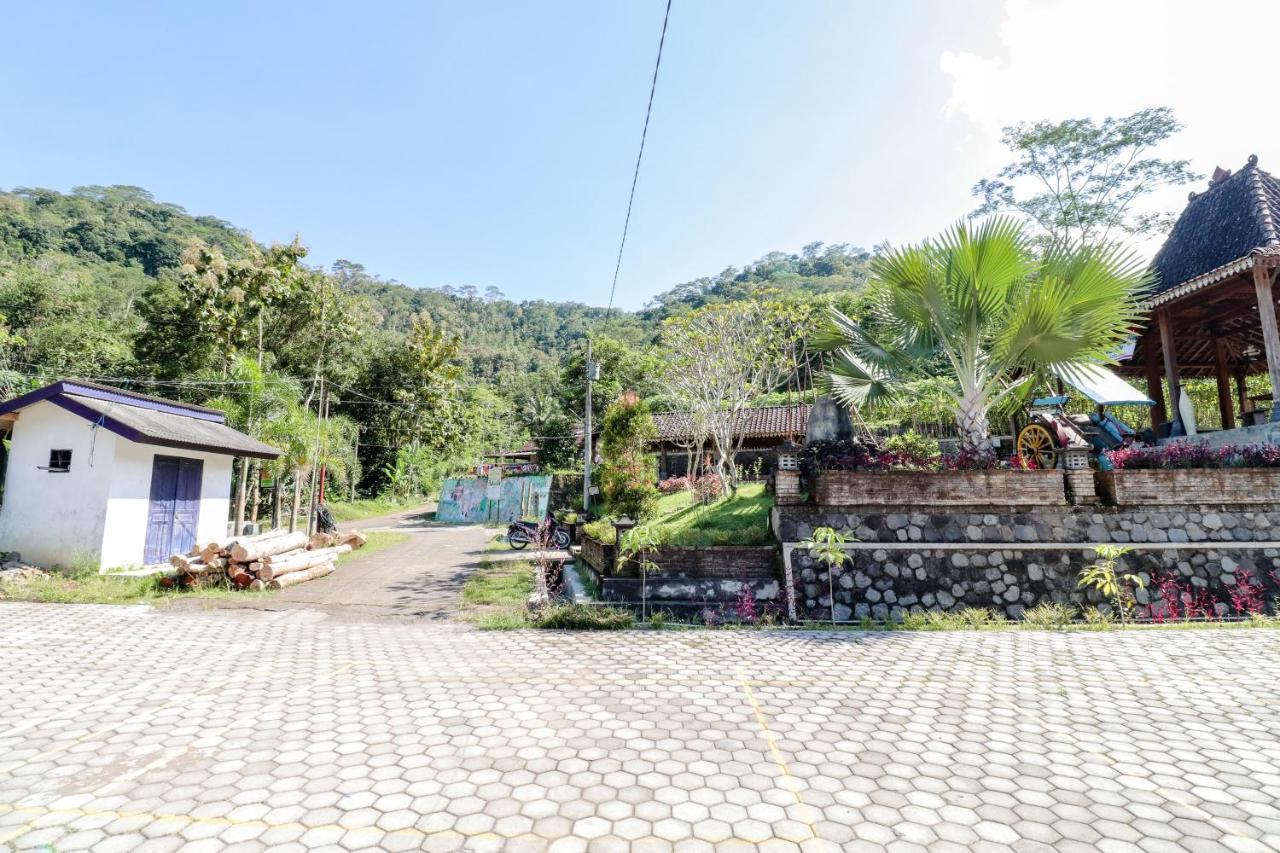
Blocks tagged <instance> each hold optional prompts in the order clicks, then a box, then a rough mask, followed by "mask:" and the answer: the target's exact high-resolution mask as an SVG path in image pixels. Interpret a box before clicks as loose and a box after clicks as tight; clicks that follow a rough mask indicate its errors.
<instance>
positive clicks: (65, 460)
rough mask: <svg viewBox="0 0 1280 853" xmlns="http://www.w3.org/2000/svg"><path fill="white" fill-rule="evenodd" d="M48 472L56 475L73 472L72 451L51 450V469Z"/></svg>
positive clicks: (47, 469)
mask: <svg viewBox="0 0 1280 853" xmlns="http://www.w3.org/2000/svg"><path fill="white" fill-rule="evenodd" d="M45 470H46V471H49V472H52V473H55V474H65V473H66V472H67V471H70V470H71V451H70V450H50V451H49V467H48V468H46V469H45Z"/></svg>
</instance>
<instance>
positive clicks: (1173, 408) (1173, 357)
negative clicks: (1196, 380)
mask: <svg viewBox="0 0 1280 853" xmlns="http://www.w3.org/2000/svg"><path fill="white" fill-rule="evenodd" d="M1156 322H1157V323H1158V324H1159V325H1160V350H1161V352H1163V353H1164V378H1165V382H1167V383H1168V385H1169V420H1171V421H1173V423H1175V424H1177V425H1178V426H1179V427H1181V426H1182V411H1181V409H1179V408H1178V403H1179V402H1180V401H1181V399H1182V384H1181V383H1180V382H1179V381H1178V351H1177V349H1175V347H1174V341H1173V325H1172V323H1171V322H1170V320H1169V312H1168V311H1157V312H1156ZM1179 431H1180V430H1178V429H1174V432H1175V433H1177V432H1179ZM1181 431H1182V432H1185V430H1181Z"/></svg>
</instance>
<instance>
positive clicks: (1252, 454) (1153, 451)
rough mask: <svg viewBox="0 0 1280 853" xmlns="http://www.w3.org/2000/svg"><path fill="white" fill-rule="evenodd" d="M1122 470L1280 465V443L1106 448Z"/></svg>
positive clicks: (1274, 466)
mask: <svg viewBox="0 0 1280 853" xmlns="http://www.w3.org/2000/svg"><path fill="white" fill-rule="evenodd" d="M1107 459H1108V460H1109V461H1110V462H1111V464H1112V465H1113V466H1114V467H1116V468H1119V469H1122V470H1128V471H1144V470H1145V471H1150V470H1163V469H1182V468H1280V446H1277V445H1274V444H1244V445H1240V444H1229V445H1226V446H1225V447H1209V446H1208V445H1206V444H1203V443H1202V442H1198V441H1174V442H1170V443H1169V444H1162V445H1160V446H1158V447H1120V448H1116V449H1115V450H1109V451H1107Z"/></svg>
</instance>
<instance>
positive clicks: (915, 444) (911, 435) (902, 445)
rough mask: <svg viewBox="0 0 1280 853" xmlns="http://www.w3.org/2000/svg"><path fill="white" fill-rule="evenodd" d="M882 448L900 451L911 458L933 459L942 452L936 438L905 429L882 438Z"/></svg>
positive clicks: (895, 451)
mask: <svg viewBox="0 0 1280 853" xmlns="http://www.w3.org/2000/svg"><path fill="white" fill-rule="evenodd" d="M884 449H885V450H891V451H893V452H894V453H901V454H902V455H903V456H906V457H909V458H911V459H933V458H935V457H937V456H940V455H941V454H942V448H941V447H940V446H939V445H938V441H937V439H933V438H930V437H929V436H927V435H921V434H920V433H918V432H916V431H915V430H913V429H912V430H907V431H906V432H904V433H902V434H901V435H891V436H889V437H888V438H886V439H885V440H884Z"/></svg>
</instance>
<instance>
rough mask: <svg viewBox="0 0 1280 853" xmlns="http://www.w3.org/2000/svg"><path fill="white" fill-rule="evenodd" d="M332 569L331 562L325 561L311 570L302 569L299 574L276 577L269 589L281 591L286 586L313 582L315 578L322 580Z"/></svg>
mask: <svg viewBox="0 0 1280 853" xmlns="http://www.w3.org/2000/svg"><path fill="white" fill-rule="evenodd" d="M333 569H334V565H333V562H332V561H325V562H323V563H321V564H320V565H318V566H312V567H311V568H309V569H304V570H302V571H300V572H290V573H289V574H287V575H283V576H282V577H278V578H276V579H275V580H273V581H271V582H270V587H271V588H272V589H281V588H283V587H286V586H293V585H295V584H300V583H306V582H307V581H311V580H315V579H316V578H322V577H324V576H325V575H327V574H331V573H332V572H333Z"/></svg>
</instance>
